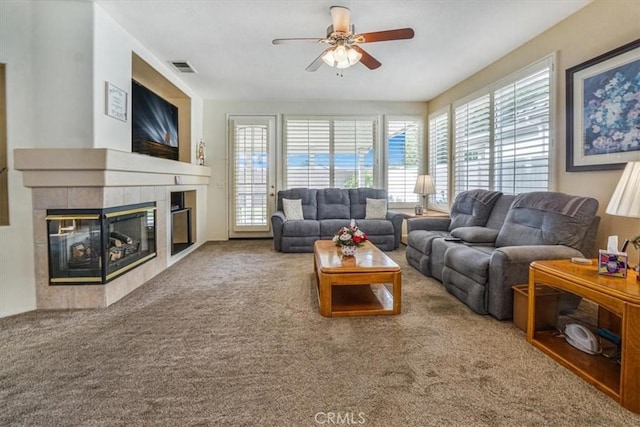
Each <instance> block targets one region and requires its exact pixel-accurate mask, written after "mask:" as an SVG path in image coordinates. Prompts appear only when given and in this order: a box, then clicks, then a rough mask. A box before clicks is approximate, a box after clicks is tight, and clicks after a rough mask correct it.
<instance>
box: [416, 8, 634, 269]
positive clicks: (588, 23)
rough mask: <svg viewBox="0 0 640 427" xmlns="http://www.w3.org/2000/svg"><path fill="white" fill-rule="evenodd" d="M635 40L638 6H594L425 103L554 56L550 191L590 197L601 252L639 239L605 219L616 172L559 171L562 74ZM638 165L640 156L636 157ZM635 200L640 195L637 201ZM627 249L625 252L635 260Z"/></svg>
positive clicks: (447, 99) (445, 100)
mask: <svg viewBox="0 0 640 427" xmlns="http://www.w3.org/2000/svg"><path fill="white" fill-rule="evenodd" d="M638 37H640V1H638V0H596V1H594V2H593V3H591V4H590V5H588V6H586V7H585V8H583V9H581V10H580V11H578V12H577V13H575V14H573V15H571V16H570V17H568V18H567V19H565V20H564V21H562V22H560V23H559V24H557V25H556V26H554V27H552V28H550V29H549V30H548V31H546V32H544V33H542V34H541V35H539V36H538V37H536V38H534V39H532V40H531V41H529V42H528V43H526V44H524V45H523V46H521V47H520V48H518V49H516V50H514V51H513V52H511V53H510V54H508V55H506V56H505V57H503V58H502V59H500V60H498V61H496V62H495V63H493V64H491V65H490V66H488V67H487V68H485V69H484V70H482V71H480V72H479V73H476V74H474V75H473V76H471V77H470V78H468V79H467V80H465V81H463V82H461V83H459V84H458V85H456V86H454V87H453V88H451V89H449V90H448V91H446V92H444V93H442V94H440V95H438V96H437V97H436V98H434V99H432V100H431V101H430V102H429V103H428V108H429V111H430V112H433V111H436V110H438V109H440V108H442V107H445V106H446V105H448V104H451V103H453V102H454V101H456V100H457V99H459V98H462V97H464V96H466V95H468V94H470V93H473V92H474V91H476V90H479V89H481V88H483V87H485V86H487V85H489V84H490V83H493V82H495V81H496V80H498V79H500V78H502V77H505V76H508V75H509V74H511V73H513V72H515V71H517V70H519V69H521V68H523V67H525V66H527V65H529V64H531V63H533V62H535V61H536V60H538V59H541V58H543V57H545V56H547V55H549V54H552V53H554V52H555V53H556V70H555V71H556V78H557V80H556V99H557V102H556V106H555V107H556V114H555V126H556V127H555V134H554V135H555V138H554V141H555V146H554V149H553V152H552V161H553V176H552V181H553V183H554V188H553V189H554V190H556V191H561V192H563V193H569V194H575V195H582V196H591V197H594V198H596V199H598V200H599V201H600V211H599V214H600V216H601V217H602V221H601V225H600V230H599V234H598V245H599V247H601V248H604V247H605V242H606V236H608V235H612V234H617V235H618V236H620V240H623V239H625V238H629V237H632V236H635V235H637V234H640V220H639V219H631V218H623V217H615V216H611V215H608V214H606V213H605V209H606V208H607V204H608V203H609V197H610V196H611V193H612V192H613V190H614V188H615V186H616V183H617V182H618V179H619V178H620V175H621V174H622V171H621V170H613V171H598V172H566V171H565V161H566V156H565V150H566V137H565V117H566V116H565V70H566V69H567V68H570V67H572V66H574V65H578V64H580V63H582V62H585V61H587V60H589V59H592V58H594V57H596V56H598V55H600V54H603V53H605V52H608V51H610V50H612V49H615V48H617V47H619V46H622V45H624V44H626V43H629V42H631V41H633V40H635V39H638ZM638 160H640V153H638ZM639 197H640V195H639ZM632 251H633V248H631V250H630V251H629V252H631V253H630V256H631V257H632V258H631V259H637V258H635V256H636V255H634V254H633V252H632Z"/></svg>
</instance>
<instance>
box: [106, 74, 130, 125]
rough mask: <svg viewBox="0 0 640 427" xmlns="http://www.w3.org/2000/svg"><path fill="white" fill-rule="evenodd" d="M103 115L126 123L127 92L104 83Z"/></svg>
mask: <svg viewBox="0 0 640 427" xmlns="http://www.w3.org/2000/svg"><path fill="white" fill-rule="evenodd" d="M105 101H106V102H105V113H106V115H107V116H109V117H113V118H114V119H118V120H122V121H123V122H126V121H127V92H126V91H124V90H122V89H120V88H119V87H117V86H116V85H114V84H112V83H109V82H105Z"/></svg>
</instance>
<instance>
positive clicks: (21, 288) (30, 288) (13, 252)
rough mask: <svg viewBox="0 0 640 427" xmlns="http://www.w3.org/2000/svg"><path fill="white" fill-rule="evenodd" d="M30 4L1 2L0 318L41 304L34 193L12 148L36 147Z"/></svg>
mask: <svg viewBox="0 0 640 427" xmlns="http://www.w3.org/2000/svg"><path fill="white" fill-rule="evenodd" d="M31 12H32V10H31V7H30V6H29V5H28V4H18V2H0V62H3V63H5V64H7V67H6V71H7V145H8V146H7V151H8V157H7V160H8V168H9V171H8V174H9V221H10V224H11V225H9V226H3V227H0V317H1V316H8V315H11V314H16V313H21V312H23V311H28V310H33V309H34V308H35V304H36V294H35V292H36V291H35V273H34V259H33V256H34V255H33V229H32V228H33V226H32V220H31V211H32V208H31V191H30V190H29V189H28V188H25V187H24V186H23V185H22V175H21V174H20V172H17V171H16V170H15V169H14V167H13V155H12V152H13V149H14V148H18V147H29V146H35V129H34V127H33V125H32V124H33V121H34V108H33V106H34V104H35V102H34V100H35V96H34V92H33V88H32V85H33V78H32V75H33V72H34V60H33V54H32V51H31V46H32V42H33V35H32V33H31V28H32V24H33V18H32V14H31Z"/></svg>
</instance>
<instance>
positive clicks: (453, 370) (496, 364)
mask: <svg viewBox="0 0 640 427" xmlns="http://www.w3.org/2000/svg"><path fill="white" fill-rule="evenodd" d="M389 254H390V256H391V257H393V258H394V259H395V260H396V261H397V262H399V263H400V264H401V266H402V268H403V307H402V308H403V313H402V314H401V315H400V316H378V317H357V318H333V319H328V318H323V317H321V316H320V315H319V314H318V307H317V300H316V293H315V290H314V285H313V274H312V255H311V254H280V253H275V252H273V250H272V249H271V242H270V241H268V240H257V241H232V242H219V243H208V244H206V245H204V246H203V247H201V248H200V249H198V250H197V251H196V252H194V253H193V254H192V255H190V256H188V257H187V258H186V259H184V260H183V261H181V262H179V263H177V264H176V265H174V266H173V267H171V268H170V269H168V270H166V271H165V272H164V273H162V274H160V275H159V276H157V277H156V278H154V279H153V280H151V281H150V282H148V283H147V284H145V285H144V286H142V287H141V288H140V289H138V290H136V291H135V292H133V293H132V294H131V295H129V296H128V297H126V298H124V299H123V300H121V301H120V302H118V303H116V304H114V305H112V306H111V307H109V308H107V309H103V310H96V311H80V310H79V311H56V312H53V311H49V312H33V313H26V314H23V315H18V316H13V317H10V318H5V319H0V425H3V426H7V425H10V426H12V425H26V426H76V425H86V426H113V425H117V426H136V425H166V426H186V425H203V426H205V425H206V426H218V425H229V426H319V425H324V426H329V425H353V424H356V425H363V426H447V425H454V426H523V425H531V426H538V425H550V426H564V425H566V426H596V425H603V426H604V425H606V426H623V425H624V426H631V425H640V415H637V414H632V413H631V412H629V411H627V410H625V409H623V408H621V407H620V406H619V405H618V404H617V403H615V402H614V401H613V400H612V399H610V398H609V397H607V396H605V395H604V394H602V393H601V392H599V391H598V390H596V389H595V388H594V387H592V386H590V385H589V384H587V383H586V382H585V381H583V380H582V379H580V378H578V377H577V376H575V375H574V374H572V373H571V372H569V371H568V370H566V369H565V368H563V367H561V366H559V365H558V364H556V363H555V362H554V361H552V360H551V359H550V358H549V357H547V356H545V355H543V354H542V353H540V352H539V351H538V350H536V349H534V348H533V347H531V346H530V345H529V344H527V342H526V340H525V336H524V333H523V332H521V331H520V330H518V329H516V328H515V327H514V326H513V325H512V324H511V323H510V322H499V321H496V320H494V319H492V318H491V317H488V316H478V315H476V314H474V313H472V312H471V311H470V310H468V309H467V308H466V306H464V305H463V304H461V303H460V302H459V301H457V300H456V299H455V298H454V297H452V296H451V295H449V294H448V293H447V292H446V291H445V290H444V289H443V288H442V286H441V285H440V284H439V283H437V282H433V281H430V280H429V279H427V278H425V277H424V276H422V275H421V274H419V273H418V272H417V271H416V270H414V269H413V268H411V267H409V266H408V265H407V263H406V261H405V259H404V251H403V250H396V251H394V252H390V253H389Z"/></svg>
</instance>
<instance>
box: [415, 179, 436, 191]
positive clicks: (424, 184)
mask: <svg viewBox="0 0 640 427" xmlns="http://www.w3.org/2000/svg"><path fill="white" fill-rule="evenodd" d="M413 192H414V193H417V194H434V193H435V192H436V187H435V186H434V185H433V179H432V178H431V176H430V175H418V179H416V186H415V187H414V189H413Z"/></svg>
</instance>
